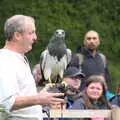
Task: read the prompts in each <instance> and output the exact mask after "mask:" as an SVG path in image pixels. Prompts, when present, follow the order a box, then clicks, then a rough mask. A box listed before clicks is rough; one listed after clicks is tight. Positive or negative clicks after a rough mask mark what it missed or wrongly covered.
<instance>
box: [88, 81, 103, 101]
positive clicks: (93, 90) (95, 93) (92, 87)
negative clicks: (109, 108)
mask: <svg viewBox="0 0 120 120" xmlns="http://www.w3.org/2000/svg"><path fill="white" fill-rule="evenodd" d="M86 92H87V95H88V97H89V98H90V99H92V100H98V99H99V98H100V97H101V96H102V93H103V87H102V85H101V83H99V82H93V83H90V84H89V85H88V87H87V88H86Z"/></svg>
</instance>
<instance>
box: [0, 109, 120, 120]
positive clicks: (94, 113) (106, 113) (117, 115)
mask: <svg viewBox="0 0 120 120" xmlns="http://www.w3.org/2000/svg"><path fill="white" fill-rule="evenodd" d="M6 115H8V113H6V112H5V111H3V110H2V109H0V120H4V118H5V117H6ZM44 117H48V116H47V115H46V114H44ZM49 117H50V118H96V117H103V118H112V120H120V109H113V110H50V116H49Z"/></svg>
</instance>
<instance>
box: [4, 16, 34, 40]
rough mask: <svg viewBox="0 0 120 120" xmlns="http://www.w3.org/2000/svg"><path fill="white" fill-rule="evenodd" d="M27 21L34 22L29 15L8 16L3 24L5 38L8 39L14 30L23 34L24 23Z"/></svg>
mask: <svg viewBox="0 0 120 120" xmlns="http://www.w3.org/2000/svg"><path fill="white" fill-rule="evenodd" d="M27 22H32V23H35V20H34V19H33V18H32V17H30V16H25V15H14V16H12V17H10V18H8V19H7V20H6V22H5V25H4V35H5V39H6V40H8V41H10V40H11V39H12V37H13V34H14V32H19V33H21V34H23V33H24V32H25V25H26V23H27Z"/></svg>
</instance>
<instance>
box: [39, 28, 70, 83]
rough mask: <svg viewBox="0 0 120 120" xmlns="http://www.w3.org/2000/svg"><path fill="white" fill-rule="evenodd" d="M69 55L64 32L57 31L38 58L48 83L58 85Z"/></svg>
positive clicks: (61, 30)
mask: <svg viewBox="0 0 120 120" xmlns="http://www.w3.org/2000/svg"><path fill="white" fill-rule="evenodd" d="M71 54H72V52H71V50H70V49H68V48H67V46H66V44H65V31H64V30H63V29H57V30H56V31H55V32H54V34H53V36H52V37H51V39H50V40H49V43H48V45H47V48H46V49H45V50H44V51H43V52H42V53H41V56H40V64H41V70H42V73H43V76H44V79H45V80H47V82H48V83H58V82H60V81H59V80H60V79H61V80H62V78H63V73H64V70H65V69H66V67H67V65H68V64H69V62H70V60H71ZM58 78H59V80H58Z"/></svg>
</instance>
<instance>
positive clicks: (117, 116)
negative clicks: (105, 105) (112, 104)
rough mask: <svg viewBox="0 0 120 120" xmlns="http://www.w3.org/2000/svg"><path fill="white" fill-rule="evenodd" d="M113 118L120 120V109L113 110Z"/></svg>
mask: <svg viewBox="0 0 120 120" xmlns="http://www.w3.org/2000/svg"><path fill="white" fill-rule="evenodd" d="M112 120H120V109H113V110H112Z"/></svg>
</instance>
